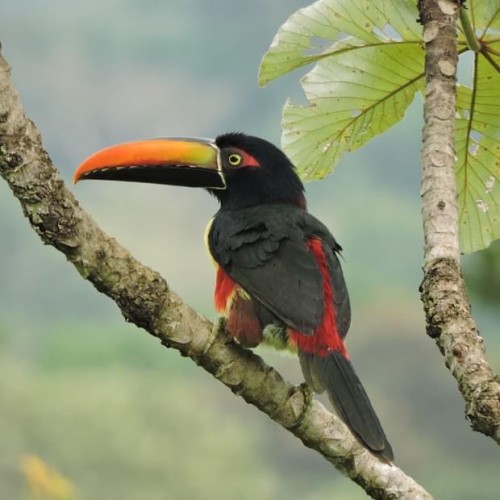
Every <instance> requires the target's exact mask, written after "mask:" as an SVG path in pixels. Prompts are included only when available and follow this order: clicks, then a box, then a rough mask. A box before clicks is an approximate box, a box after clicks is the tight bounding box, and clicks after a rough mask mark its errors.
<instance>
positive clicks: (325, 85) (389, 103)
mask: <svg viewBox="0 0 500 500" xmlns="http://www.w3.org/2000/svg"><path fill="white" fill-rule="evenodd" d="M417 16H418V13H417V8H416V3H415V1H414V0H398V1H397V2H396V1H388V0H360V1H355V2H353V1H352V0H319V1H317V2H315V3H313V4H312V5H310V6H309V7H306V8H304V9H301V10H299V11H298V12H296V13H295V14H293V15H292V16H291V17H290V19H289V20H288V21H287V22H286V23H285V24H284V25H283V26H282V27H281V28H280V30H279V31H278V33H277V35H276V36H275V38H274V40H273V43H272V45H271V48H270V49H269V51H268V52H267V54H266V55H265V56H264V58H263V60H262V64H261V67H260V74H259V81H260V83H261V84H265V83H267V82H269V81H271V80H272V79H274V78H276V77H278V76H281V75H283V74H285V73H287V72H289V71H291V70H292V69H295V68H298V67H300V66H303V65H305V64H308V63H311V62H317V64H316V66H315V67H314V68H313V70H312V71H311V72H310V73H308V74H307V75H306V76H305V77H304V78H303V79H302V87H303V89H304V92H305V94H306V97H307V100H308V106H297V105H295V104H292V103H291V102H288V103H287V104H286V106H285V109H284V112H283V123H282V126H283V141H282V142H283V147H284V149H285V151H286V152H287V153H288V155H289V156H290V157H291V159H292V161H293V162H294V163H295V164H296V165H297V168H298V170H299V173H300V175H301V176H302V177H303V178H304V179H306V180H307V179H318V178H321V177H324V176H325V175H326V174H328V173H330V172H331V171H332V170H333V168H334V167H335V166H336V164H337V163H338V161H339V160H340V158H341V157H342V155H343V153H344V152H346V151H352V150H354V149H357V148H359V147H360V146H362V145H363V144H365V143H366V142H367V141H369V140H370V139H371V138H373V137H374V136H376V135H378V134H380V133H382V132H384V131H385V130H386V129H387V128H389V127H391V126H392V125H394V124H395V123H397V122H398V121H399V120H401V119H402V118H403V116H404V114H405V111H406V109H407V108H408V106H409V105H410V104H411V102H412V101H413V97H414V95H415V92H416V91H417V90H418V89H419V88H422V86H423V75H424V70H423V67H424V66H423V61H424V51H423V43H422V36H421V33H420V31H421V30H420V27H419V26H418V24H417V23H416V18H417Z"/></svg>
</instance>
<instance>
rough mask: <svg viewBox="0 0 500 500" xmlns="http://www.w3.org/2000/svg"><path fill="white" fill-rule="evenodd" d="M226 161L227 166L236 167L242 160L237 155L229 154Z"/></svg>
mask: <svg viewBox="0 0 500 500" xmlns="http://www.w3.org/2000/svg"><path fill="white" fill-rule="evenodd" d="M227 161H228V162H229V165H231V166H232V167H237V166H238V165H241V162H242V161H243V158H242V157H241V155H239V154H237V153H231V154H230V155H229V156H228V158H227Z"/></svg>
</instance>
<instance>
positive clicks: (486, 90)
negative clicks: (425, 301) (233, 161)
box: [259, 0, 500, 252]
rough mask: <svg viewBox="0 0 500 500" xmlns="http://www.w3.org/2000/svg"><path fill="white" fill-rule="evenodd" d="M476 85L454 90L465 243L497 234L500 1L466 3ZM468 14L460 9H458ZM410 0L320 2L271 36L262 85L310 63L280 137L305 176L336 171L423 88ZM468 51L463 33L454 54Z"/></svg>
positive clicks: (473, 246) (466, 246)
mask: <svg viewBox="0 0 500 500" xmlns="http://www.w3.org/2000/svg"><path fill="white" fill-rule="evenodd" d="M467 6H468V9H469V10H468V12H469V15H470V19H471V25H472V29H470V30H469V31H472V32H473V34H475V36H477V37H478V44H479V47H480V48H481V50H480V51H478V52H475V53H474V59H475V73H474V88H473V89H467V88H466V87H463V86H462V87H460V89H459V113H458V117H457V143H456V147H457V158H458V162H457V183H458V191H459V200H458V201H459V206H460V222H461V246H462V250H463V251H464V252H471V251H475V250H478V249H480V248H484V247H485V246H487V245H488V244H489V243H490V242H491V241H492V240H493V239H496V238H500V228H499V217H498V214H499V196H498V189H499V187H498V185H499V183H500V172H499V164H500V163H499V162H500V137H499V136H498V130H499V126H500V125H499V120H500V109H498V106H499V104H498V103H499V102H500V95H499V92H500V82H499V81H498V78H499V71H500V61H498V60H499V59H500V56H499V54H500V46H499V45H500V0H469V1H468V2H467ZM464 12H465V11H464ZM417 16H418V14H417V7H416V1H415V0H356V1H353V0H318V1H316V2H315V3H313V4H312V5H310V6H309V7H306V8H304V9H301V10H299V11H297V12H296V13H295V14H293V15H292V16H291V17H290V18H289V19H288V20H287V21H286V22H285V24H284V25H283V26H282V27H281V28H280V29H279V31H278V33H277V34H276V36H275V38H274V40H273V42H272V44H271V47H270V49H269V50H268V52H267V53H266V54H265V56H264V58H263V60H262V64H261V67H260V73H259V82H260V83H261V84H262V85H265V84H267V83H268V82H270V81H271V80H273V79H275V78H277V77H279V76H281V75H283V74H285V73H288V72H289V71H291V70H293V69H296V68H300V67H302V66H304V65H306V64H309V63H316V64H315V65H314V67H313V69H312V70H311V71H310V72H309V73H308V74H307V75H306V76H305V77H303V79H302V81H301V84H302V88H303V89H304V92H305V95H306V98H307V105H305V106H299V105H296V104H293V103H291V102H290V101H288V102H287V103H286V105H285V108H284V110H283V122H282V127H283V135H282V143H283V147H284V149H285V151H286V152H287V153H288V155H289V156H290V158H291V159H292V161H293V162H294V163H295V165H296V166H297V168H298V170H299V173H300V175H301V177H302V178H303V179H305V180H308V179H319V178H321V177H323V176H325V175H326V174H328V173H330V172H331V171H333V169H334V168H335V166H336V165H337V163H338V162H339V160H340V158H341V157H342V155H343V154H344V153H345V152H347V151H353V150H355V149H357V148H359V147H361V146H362V145H364V144H365V143H366V142H368V141H369V140H370V139H372V138H373V137H375V136H376V135H378V134H381V133H382V132H384V131H385V130H387V129H388V128H389V127H391V126H392V125H394V124H396V123H397V122H398V121H400V120H401V119H402V118H403V116H404V114H405V112H406V110H407V108H408V106H409V105H410V103H411V102H412V100H413V98H414V95H415V92H416V91H417V90H423V86H424V52H423V41H422V34H421V26H420V25H419V24H418V23H417ZM467 51H468V46H467V41H466V37H465V33H464V32H460V34H459V53H460V54H463V53H465V52H467Z"/></svg>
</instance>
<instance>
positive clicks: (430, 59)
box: [419, 0, 500, 443]
mask: <svg viewBox="0 0 500 500" xmlns="http://www.w3.org/2000/svg"><path fill="white" fill-rule="evenodd" d="M459 3H460V2H458V0H457V1H453V0H421V1H420V2H419V6H420V18H421V20H422V23H423V25H424V41H425V44H426V59H425V71H426V84H427V85H426V93H425V104H424V120H425V125H424V129H423V146H422V191H421V196H422V217H423V223H424V241H425V248H424V266H423V267H424V280H423V282H422V285H421V290H420V291H421V298H422V302H423V304H424V310H425V315H426V321H427V333H428V334H429V336H430V337H432V338H434V339H435V340H436V343H437V345H438V347H439V349H440V351H441V352H442V354H443V356H444V358H445V363H446V366H447V367H448V368H449V369H450V370H451V372H452V374H453V376H454V377H455V379H456V380H457V382H458V387H459V390H460V392H461V394H462V396H463V398H464V400H465V403H466V415H467V417H468V418H469V420H470V421H471V422H472V427H473V429H475V430H477V431H480V432H482V433H483V434H486V435H487V436H491V437H492V438H493V439H494V440H495V441H497V442H498V443H500V381H499V378H498V377H497V376H496V375H495V374H494V373H493V371H492V370H491V368H490V367H489V365H488V363H487V361H486V358H485V353H484V347H483V340H482V338H481V337H480V335H479V332H478V330H477V327H476V325H475V322H474V320H473V318H472V316H471V308H470V303H469V299H468V296H467V291H466V288H465V284H464V280H463V276H462V273H461V269H460V251H459V239H458V208H457V193H456V185H455V170H454V166H455V149H454V141H455V139H454V124H455V111H456V68H457V59H458V56H457V35H456V23H457V15H458V9H459Z"/></svg>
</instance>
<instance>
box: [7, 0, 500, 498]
mask: <svg viewBox="0 0 500 500" xmlns="http://www.w3.org/2000/svg"><path fill="white" fill-rule="evenodd" d="M308 4H309V2H307V1H299V0H286V1H285V0H275V1H274V2H268V1H267V0H253V1H251V2H250V1H241V2H234V1H230V0H216V1H212V2H207V1H205V2H204V1H202V0H183V1H181V0H171V1H169V2H162V1H159V0H148V1H143V2H138V1H134V0H109V1H107V2H98V1H96V0H88V1H86V2H67V1H63V0H43V1H42V0H16V1H15V2H14V1H9V0H0V7H1V11H2V15H1V18H0V40H1V42H2V49H3V54H4V56H5V57H6V59H7V61H8V62H9V64H10V65H11V67H12V75H13V78H14V81H15V83H16V86H17V88H18V90H19V93H20V95H21V99H22V102H23V104H24V107H25V110H26V113H27V114H28V116H29V117H30V118H31V119H33V120H34V122H35V123H36V125H37V126H38V128H39V130H40V132H41V133H42V137H43V141H44V145H45V148H46V149H47V151H48V152H49V154H50V155H51V157H52V159H53V160H54V162H55V163H56V165H57V166H58V167H59V169H60V171H61V175H62V176H63V178H64V180H65V181H66V182H68V183H70V182H71V176H72V173H73V171H74V169H75V168H76V167H77V166H78V164H79V163H80V162H81V161H82V160H83V159H84V158H85V157H86V156H87V155H89V154H91V153H92V152H94V151H95V150H97V149H100V148H102V147H105V146H108V145H110V144H113V143H116V142H123V141H127V140H135V139H140V138H148V137H159V136H201V137H214V136H216V135H218V134H220V133H223V132H228V131H242V132H246V133H250V134H254V135H259V136H262V137H265V138H267V139H269V140H271V141H273V142H275V143H276V144H279V139H280V119H281V108H282V106H283V104H284V102H285V100H286V99H287V98H288V97H291V98H292V99H293V100H294V101H295V102H299V103H300V102H303V96H302V93H301V90H300V86H299V83H298V79H299V77H300V75H301V74H303V73H300V72H296V73H293V74H291V75H289V76H287V77H285V78H283V79H281V80H278V81H276V82H274V83H272V84H270V85H269V86H268V87H266V88H264V89H261V88H258V86H257V70H258V65H259V62H260V59H261V58H262V56H263V54H264V52H265V51H266V49H267V47H268V46H269V44H270V43H271V41H272V38H273V36H274V34H275V32H276V31H277V29H278V27H279V26H280V25H281V23H283V22H284V21H285V20H286V18H287V17H288V16H289V15H290V14H292V13H293V12H294V11H295V10H296V9H297V8H300V7H303V6H306V5H308ZM421 104H422V103H421V98H420V97H417V99H416V102H415V103H414V104H413V105H412V107H411V109H410V110H409V112H408V113H407V116H406V117H405V122H404V124H400V125H398V126H396V127H394V128H392V129H390V131H389V132H388V133H386V134H385V135H384V136H383V137H380V138H377V139H375V140H373V141H372V142H371V143H370V144H368V145H367V146H366V147H364V148H363V149H361V150H360V151H358V152H356V153H354V154H349V155H348V156H346V157H345V158H344V159H343V160H342V162H341V164H340V166H339V167H338V169H337V170H336V171H335V173H334V174H333V175H330V176H329V177H328V178H326V179H325V180H323V181H321V182H315V183H310V184H308V185H307V192H308V200H309V208H310V211H311V212H312V213H314V214H315V215H316V216H317V217H318V218H319V219H321V220H322V221H323V222H324V223H326V224H327V225H328V227H329V228H330V229H331V231H332V233H333V234H334V235H335V237H336V238H337V240H338V241H339V242H340V243H341V245H342V246H343V248H344V252H343V255H344V263H343V267H344V272H345V275H346V280H347V283H348V286H349V290H350V294H351V300H352V307H353V323H352V327H351V330H350V333H349V335H348V340H347V346H348V349H349V351H350V353H351V356H352V359H353V362H354V365H355V367H356V369H357V371H358V374H359V375H360V378H361V380H362V381H363V383H364V385H365V387H366V389H367V392H368V394H369V395H370V397H371V399H372V402H373V404H374V406H375V408H376V409H377V412H378V414H379V417H380V419H381V421H382V424H383V426H384V428H385V430H386V432H387V435H388V436H389V439H390V441H391V443H392V445H393V447H394V450H395V454H396V464H397V465H398V466H400V467H402V468H403V469H404V470H405V472H407V473H408V474H409V475H411V476H412V477H414V478H415V479H416V480H417V481H419V482H421V483H422V484H423V485H424V486H425V487H426V488H427V489H428V490H429V491H430V492H431V493H432V494H433V495H435V497H436V498H440V499H450V500H451V499H453V500H460V499H464V500H465V499H469V498H481V499H486V500H487V499H492V500H493V499H496V498H498V484H499V483H498V465H499V460H498V448H497V446H496V445H495V443H494V442H493V441H492V440H491V439H488V438H486V437H484V436H482V435H480V434H478V433H474V432H472V431H471V430H470V429H469V424H468V423H467V422H466V421H465V418H464V412H463V407H464V404H463V402H462V400H461V397H460V395H459V393H458V391H457V388H456V383H455V381H454V379H453V378H452V377H451V375H450V373H449V372H448V370H447V369H446V368H445V366H444V361H443V358H442V357H441V355H440V354H439V352H438V349H437V348H436V347H435V345H434V342H433V341H432V340H431V339H429V338H428V337H427V336H426V334H425V324H424V317H423V312H422V307H421V303H420V300H419V294H418V286H419V283H420V279H421V269H420V268H421V263H422V229H421V221H420V205H419V203H420V198H419V174H420V167H419V159H420V131H421V127H422V120H421V117H420V114H421V112H420V107H421ZM72 189H73V190H74V192H75V194H76V196H77V197H78V199H79V200H80V203H81V205H82V206H83V208H84V209H85V210H87V211H88V212H90V213H91V214H92V216H93V217H94V218H95V220H96V221H97V222H98V223H99V224H100V225H101V226H102V227H103V228H104V229H105V230H106V231H107V232H108V233H109V234H111V235H113V236H114V237H116V238H117V239H118V240H119V241H120V242H121V243H122V244H123V245H125V246H126V247H127V248H128V249H129V250H131V252H132V253H133V254H134V255H135V256H136V257H137V258H138V259H139V260H141V261H142V262H143V263H145V264H147V265H149V266H151V267H152V268H154V269H156V270H158V271H160V272H161V273H162V274H163V276H165V278H166V279H167V281H168V283H169V285H170V286H171V288H172V289H174V290H175V291H176V292H178V293H179V294H180V295H181V296H182V297H183V299H184V300H185V301H186V302H188V303H189V304H190V305H192V306H193V307H194V308H196V309H197V310H199V311H200V312H201V313H202V314H204V315H206V316H207V317H209V318H211V319H213V318H214V312H213V308H212V293H213V286H214V277H213V267H212V264H211V262H210V259H209V258H208V256H207V254H206V250H205V248H204V244H203V232H204V228H205V225H206V223H207V222H208V219H209V218H210V217H211V215H212V214H213V213H214V212H215V211H216V210H217V204H216V201H215V200H214V199H213V198H211V197H210V196H208V195H207V193H206V192H204V191H203V190H196V189H188V188H178V187H165V186H153V185H145V184H143V185H141V184H135V185H134V184H127V183H122V184H120V183H106V182H100V183H99V182H91V181H89V182H84V183H81V184H78V185H77V186H73V187H72ZM480 259H481V257H480V256H472V257H467V258H465V262H466V265H467V268H468V269H469V273H470V274H471V275H473V276H474V275H476V276H477V273H475V271H474V269H476V267H475V266H479V264H478V263H479V261H480ZM477 268H478V269H479V267H477ZM484 281H488V274H487V273H486V275H485V277H484ZM0 284H1V286H0V499H2V500H3V499H23V498H27V494H28V490H27V487H26V481H25V478H24V477H23V474H22V470H21V466H20V463H21V460H22V457H23V456H26V455H28V454H35V455H38V456H39V457H41V458H42V459H43V460H44V461H46V462H47V463H48V464H50V465H51V466H53V467H55V468H56V469H57V470H59V471H60V472H61V473H62V474H64V476H65V477H67V478H68V479H69V480H70V481H71V482H72V484H73V486H74V488H75V490H76V492H77V498H80V499H86V498H95V499H100V498H103V499H104V498H106V499H113V498H120V499H124V500H125V499H130V500H132V499H137V498H145V499H165V498H173V499H196V500H197V499H200V500H205V499H207V500H208V499H213V498H220V499H232V498H239V499H240V500H245V499H252V500H255V499H295V498H297V499H299V498H300V499H303V500H316V499H323V498H338V499H361V498H365V494H364V492H363V491H362V490H361V489H360V488H359V487H357V486H356V485H354V484H353V483H351V482H350V481H349V480H348V479H346V478H344V477H343V476H342V475H341V474H340V473H338V472H337V471H336V470H334V469H333V468H332V466H330V465H329V464H328V463H327V462H326V461H324V459H322V458H321V457H320V456H319V455H317V454H315V453H314V452H312V451H311V450H309V449H306V448H305V447H304V446H303V445H302V444H301V443H300V442H299V441H298V440H296V439H295V438H293V437H292V436H291V435H290V434H289V433H287V432H285V431H284V430H283V429H281V428H280V427H279V426H277V425H276V424H275V423H273V422H272V421H271V420H269V419H268V417H267V416H265V415H263V414H261V413H259V412H258V411H257V410H256V409H255V408H253V407H250V406H248V405H247V404H246V403H245V402H244V401H243V400H241V399H239V398H235V397H234V396H233V395H232V394H231V393H230V391H228V390H227V389H226V388H225V387H224V386H222V385H221V384H219V383H217V382H216V381H214V380H213V379H212V378H211V377H210V375H208V374H207V373H205V372H203V371H202V370H200V369H199V368H197V367H196V366H195V365H194V364H193V363H192V362H191V361H190V360H188V359H183V358H181V357H180V356H179V354H178V353H177V352H175V351H171V350H167V349H165V348H163V347H162V346H160V344H159V342H158V341H157V340H156V339H154V338H152V337H151V336H149V335H147V334H145V332H143V331H139V330H138V329H137V328H135V327H133V326H131V325H129V324H126V323H125V322H124V320H123V318H122V317H121V315H120V313H119V311H118V309H117V307H116V306H115V304H114V303H112V302H111V301H110V300H109V299H108V298H106V297H104V296H103V295H100V294H99V293H98V292H96V290H94V289H93V288H92V286H91V285H90V284H89V283H87V282H85V281H83V280H82V279H81V278H80V276H79V275H78V274H77V272H76V271H75V270H74V269H73V268H72V267H71V266H69V265H68V264H67V263H66V262H65V259H64V257H63V256H62V255H61V254H59V253H58V252H57V251H56V250H55V249H53V248H49V247H45V246H42V245H41V244H40V240H39V239H38V237H37V235H36V234H35V233H34V231H33V230H32V229H31V228H30V227H29V225H28V222H27V220H25V219H24V218H23V216H22V213H21V210H20V207H19V204H18V202H17V201H16V200H15V199H14V198H13V196H12V195H11V193H10V192H9V190H8V188H7V186H6V184H5V183H3V182H0ZM485 286H487V284H486V283H485ZM481 287H482V284H481V281H479V283H477V280H476V283H475V290H476V291H477V290H479V291H480V290H481ZM479 295H480V294H479V292H478V294H476V295H474V296H473V311H474V314H475V317H476V320H477V322H478V324H479V328H480V330H481V333H482V334H483V336H484V338H485V343H486V346H487V354H488V359H489V361H490V362H491V364H492V367H493V369H494V370H496V371H497V372H498V371H499V368H500V338H499V336H498V324H499V323H498V322H499V320H500V315H499V313H498V307H497V305H498V302H494V301H493V302H492V301H491V300H490V302H487V301H483V300H481V299H480V298H479ZM259 354H261V355H262V356H263V357H264V358H265V359H266V360H267V361H268V362H269V363H270V364H272V365H273V366H276V367H277V368H278V369H279V370H280V371H281V372H282V373H283V374H284V375H285V376H286V378H287V379H289V380H291V381H293V382H294V383H300V382H301V381H302V376H301V373H300V368H299V364H298V361H297V360H296V359H295V358H293V357H291V356H283V355H278V354H275V353H273V352H272V351H269V350H264V349H262V350H259Z"/></svg>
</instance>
